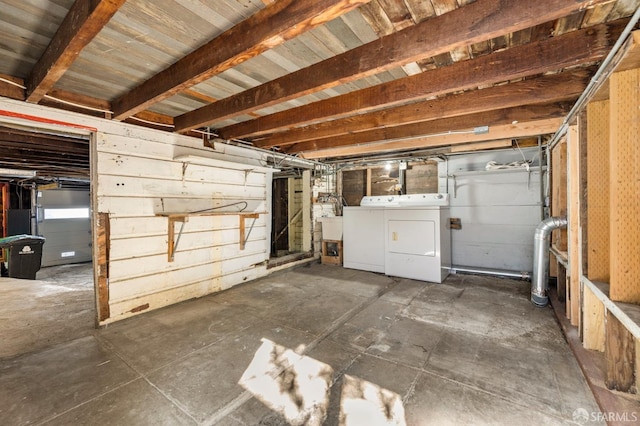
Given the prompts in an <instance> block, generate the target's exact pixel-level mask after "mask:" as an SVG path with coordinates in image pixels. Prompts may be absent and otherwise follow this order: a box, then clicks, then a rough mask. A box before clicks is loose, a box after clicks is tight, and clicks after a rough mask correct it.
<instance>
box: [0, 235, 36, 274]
mask: <svg viewBox="0 0 640 426" xmlns="http://www.w3.org/2000/svg"><path fill="white" fill-rule="evenodd" d="M44 241H45V239H44V237H38V236H37V235H13V236H11V237H6V238H0V249H5V248H6V249H8V250H9V277H11V278H22V279H27V280H35V279H36V273H37V272H38V271H39V270H40V265H41V262H42V246H43V244H44Z"/></svg>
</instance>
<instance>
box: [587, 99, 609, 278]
mask: <svg viewBox="0 0 640 426" xmlns="http://www.w3.org/2000/svg"><path fill="white" fill-rule="evenodd" d="M587 132H588V137H587V145H588V150H589V156H588V157H587V218H588V219H587V244H588V251H587V262H588V271H587V272H586V274H585V275H586V276H587V277H588V278H589V279H590V280H591V281H603V282H609V101H608V100H606V101H598V102H591V103H590V104H589V105H587Z"/></svg>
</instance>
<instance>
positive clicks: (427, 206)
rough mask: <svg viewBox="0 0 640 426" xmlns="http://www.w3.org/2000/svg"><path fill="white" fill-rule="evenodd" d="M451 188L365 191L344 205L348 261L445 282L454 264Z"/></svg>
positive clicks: (351, 264) (351, 265) (367, 268)
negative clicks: (369, 193)
mask: <svg viewBox="0 0 640 426" xmlns="http://www.w3.org/2000/svg"><path fill="white" fill-rule="evenodd" d="M448 205H449V195H448V194H411V195H393V196H381V197H364V198H363V199H362V201H361V203H360V207H345V208H344V213H343V215H344V239H343V244H344V247H343V250H344V266H345V267H346V268H353V269H361V270H365V271H372V272H383V273H385V274H387V275H391V276H397V277H404V278H411V279H416V280H422V281H430V282H437V283H441V282H442V281H443V280H444V279H445V278H446V277H447V275H448V274H449V268H450V267H451V231H450V229H449V208H448Z"/></svg>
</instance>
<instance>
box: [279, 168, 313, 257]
mask: <svg viewBox="0 0 640 426" xmlns="http://www.w3.org/2000/svg"><path fill="white" fill-rule="evenodd" d="M271 208H272V210H271V211H272V216H271V221H272V223H271V225H272V226H271V261H270V262H269V265H270V266H275V265H281V264H283V263H288V262H292V261H295V260H299V259H304V258H307V257H311V256H313V253H312V250H311V233H312V231H311V172H310V171H309V170H304V171H301V172H300V173H295V174H292V173H291V172H289V173H286V174H285V173H281V174H275V175H274V176H273V188H272V197H271Z"/></svg>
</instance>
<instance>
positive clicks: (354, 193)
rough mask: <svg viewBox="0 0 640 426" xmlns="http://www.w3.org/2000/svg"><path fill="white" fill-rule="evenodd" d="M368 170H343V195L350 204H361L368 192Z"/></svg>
mask: <svg viewBox="0 0 640 426" xmlns="http://www.w3.org/2000/svg"><path fill="white" fill-rule="evenodd" d="M367 181H368V179H367V170H362V169H361V170H345V171H343V172H342V197H343V198H344V200H345V202H346V203H347V205H348V206H359V205H360V201H361V200H362V197H364V196H365V195H370V192H367V188H368V186H367Z"/></svg>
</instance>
